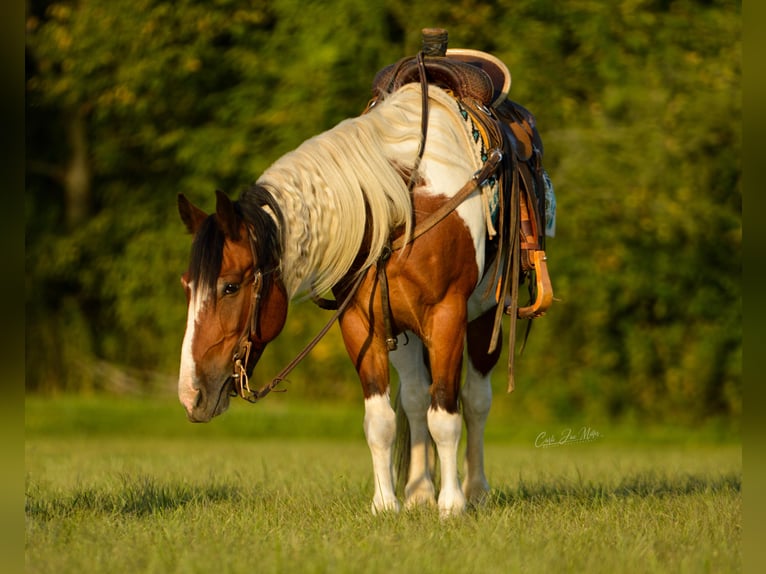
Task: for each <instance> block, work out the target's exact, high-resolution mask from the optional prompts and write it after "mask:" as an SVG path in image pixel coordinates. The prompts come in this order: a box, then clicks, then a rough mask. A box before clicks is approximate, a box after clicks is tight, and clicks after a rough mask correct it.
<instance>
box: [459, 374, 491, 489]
mask: <svg viewBox="0 0 766 574" xmlns="http://www.w3.org/2000/svg"><path fill="white" fill-rule="evenodd" d="M460 397H461V399H462V403H463V418H464V419H465V425H466V451H465V471H466V475H465V479H464V480H463V494H465V496H466V498H467V499H468V500H469V501H474V502H478V501H481V499H482V498H483V497H484V496H485V494H486V493H487V492H488V491H489V483H488V482H487V478H486V476H485V475H484V426H485V424H486V422H487V416H488V415H489V409H490V406H491V405H492V386H491V384H490V375H489V374H487V375H482V374H481V373H480V372H479V371H477V370H476V369H475V368H474V366H473V365H472V364H471V361H470V360H469V361H468V365H467V368H466V379H465V384H464V385H463V388H462V389H461V390H460Z"/></svg>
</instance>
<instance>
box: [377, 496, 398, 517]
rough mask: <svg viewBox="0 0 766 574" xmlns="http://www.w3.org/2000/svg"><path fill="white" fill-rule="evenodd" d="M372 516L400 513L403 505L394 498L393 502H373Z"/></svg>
mask: <svg viewBox="0 0 766 574" xmlns="http://www.w3.org/2000/svg"><path fill="white" fill-rule="evenodd" d="M371 510H372V515H373V516H377V515H378V514H384V513H389V512H390V513H394V514H396V513H398V512H399V511H400V510H401V505H400V504H399V501H398V500H397V499H396V498H394V499H393V500H384V501H375V500H373V501H372V505H371Z"/></svg>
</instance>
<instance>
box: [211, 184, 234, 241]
mask: <svg viewBox="0 0 766 574" xmlns="http://www.w3.org/2000/svg"><path fill="white" fill-rule="evenodd" d="M215 197H216V205H215V212H216V215H217V216H218V222H219V223H220V225H221V229H223V232H224V233H225V234H226V235H227V236H228V237H231V238H232V239H239V219H238V218H237V212H236V211H234V204H233V203H232V201H231V199H229V196H228V195H226V194H225V193H224V192H222V191H221V190H220V189H217V190H216V191H215Z"/></svg>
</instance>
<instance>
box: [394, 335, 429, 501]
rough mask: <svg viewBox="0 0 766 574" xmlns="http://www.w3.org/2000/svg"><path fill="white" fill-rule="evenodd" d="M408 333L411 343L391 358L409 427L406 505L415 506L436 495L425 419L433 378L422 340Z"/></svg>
mask: <svg viewBox="0 0 766 574" xmlns="http://www.w3.org/2000/svg"><path fill="white" fill-rule="evenodd" d="M408 336H409V342H408V343H407V344H406V345H400V346H399V348H398V349H397V350H396V351H395V352H393V353H391V354H390V358H391V362H392V363H393V364H394V367H395V368H396V371H397V373H398V374H399V381H400V382H399V384H400V390H399V393H400V397H401V401H402V408H403V409H404V412H405V414H406V415H407V421H408V422H409V426H410V468H409V474H408V475H407V484H406V485H405V487H404V505H405V507H412V506H417V505H419V504H435V502H436V496H435V491H434V483H433V480H432V478H431V473H430V465H429V460H428V457H429V451H430V450H431V440H430V436H429V434H428V422H427V420H426V413H427V411H428V407H429V406H430V404H431V395H430V393H429V392H428V386H429V385H430V382H431V381H430V379H429V375H428V370H427V369H426V366H425V363H424V361H423V343H422V341H421V340H420V339H419V338H418V337H416V336H415V335H413V334H411V333H410V334H408Z"/></svg>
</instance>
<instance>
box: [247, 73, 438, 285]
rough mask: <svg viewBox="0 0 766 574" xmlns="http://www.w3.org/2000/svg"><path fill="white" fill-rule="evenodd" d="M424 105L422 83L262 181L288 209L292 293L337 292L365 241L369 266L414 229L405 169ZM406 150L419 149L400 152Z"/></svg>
mask: <svg viewBox="0 0 766 574" xmlns="http://www.w3.org/2000/svg"><path fill="white" fill-rule="evenodd" d="M420 107H421V102H420V92H419V89H418V90H417V91H416V90H413V89H408V87H405V88H402V89H401V90H399V91H398V92H396V93H394V94H391V95H389V96H387V97H386V98H385V99H384V100H383V101H382V102H381V103H379V104H378V105H377V106H375V107H373V108H372V110H371V111H370V112H369V113H367V114H364V115H362V116H359V117H356V118H351V119H347V120H344V121H342V122H341V123H339V124H338V125H337V126H335V127H334V128H332V129H331V130H329V131H326V132H324V133H322V134H319V135H318V136H315V137H313V138H311V139H309V140H307V141H305V142H304V143H303V144H302V145H301V146H299V147H298V148H297V149H296V150H294V151H292V152H289V153H287V154H286V155H284V156H282V157H281V158H280V159H278V160H277V161H276V162H275V163H274V164H273V165H272V166H271V167H269V168H268V169H267V170H266V171H265V172H264V173H263V175H262V176H261V177H260V178H259V179H258V182H257V183H258V184H259V185H262V186H264V187H266V188H267V189H268V190H269V193H272V194H273V195H274V196H275V197H276V198H277V201H278V203H279V204H280V206H281V207H282V208H283V213H284V216H285V225H286V228H287V233H288V235H289V239H288V240H287V242H286V245H285V249H286V251H285V257H286V260H287V262H288V263H289V266H290V267H291V268H293V271H294V273H295V276H294V277H292V278H289V277H288V278H286V285H287V287H288V292H290V293H291V295H292V294H293V293H294V292H295V291H296V290H299V288H303V289H306V288H311V289H313V290H314V291H316V292H318V293H322V292H325V291H327V290H329V289H330V288H331V287H332V286H333V285H335V284H336V283H338V282H339V281H340V280H341V279H342V278H343V277H344V276H345V275H346V274H347V273H348V272H349V269H350V268H351V266H352V264H353V263H354V261H355V259H356V258H357V256H358V255H359V252H360V248H361V247H362V245H363V242H364V247H365V251H366V253H365V254H364V255H365V257H364V261H363V262H362V268H366V267H367V266H368V265H371V264H373V263H374V262H375V261H376V260H377V259H378V258H379V257H380V254H381V252H382V250H383V249H384V247H385V246H386V244H387V243H388V241H389V238H390V236H391V233H392V231H393V230H394V229H396V228H403V230H404V233H405V234H406V235H409V234H410V232H411V226H412V199H411V197H410V193H409V190H408V188H407V182H406V181H405V179H404V178H403V173H407V172H409V171H411V170H412V168H413V164H414V161H415V155H416V150H417V146H418V144H419V141H420ZM429 143H430V134H429ZM400 149H406V150H413V151H412V152H409V151H408V152H407V153H406V154H404V155H402V153H401V152H399V154H398V155H397V150H400ZM307 281H310V284H307Z"/></svg>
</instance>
